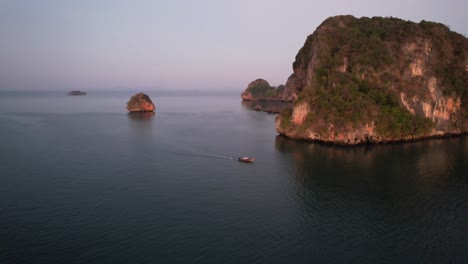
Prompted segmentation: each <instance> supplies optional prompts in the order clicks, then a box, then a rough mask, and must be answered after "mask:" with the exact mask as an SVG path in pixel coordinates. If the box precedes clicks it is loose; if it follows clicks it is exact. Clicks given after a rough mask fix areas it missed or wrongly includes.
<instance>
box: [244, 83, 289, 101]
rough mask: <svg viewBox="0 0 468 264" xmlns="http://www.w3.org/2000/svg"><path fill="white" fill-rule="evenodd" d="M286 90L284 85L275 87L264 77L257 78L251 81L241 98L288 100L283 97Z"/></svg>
mask: <svg viewBox="0 0 468 264" xmlns="http://www.w3.org/2000/svg"><path fill="white" fill-rule="evenodd" d="M284 91H285V86H284V85H280V86H278V87H273V86H270V84H269V83H268V82H267V81H265V80H264V79H257V80H255V81H253V82H251V83H249V85H248V86H247V88H246V89H245V90H244V91H243V92H242V94H241V98H242V100H244V101H288V100H284V99H283V97H284V96H283V94H284Z"/></svg>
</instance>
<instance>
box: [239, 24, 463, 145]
mask: <svg viewBox="0 0 468 264" xmlns="http://www.w3.org/2000/svg"><path fill="white" fill-rule="evenodd" d="M293 71H294V72H293V74H292V75H291V76H290V77H289V79H288V81H287V83H286V85H285V87H284V88H281V89H271V88H269V87H268V86H269V85H268V83H267V82H263V81H259V80H257V81H255V83H253V84H252V87H251V85H249V87H248V89H246V91H244V93H245V94H244V93H243V96H242V98H243V99H244V100H255V99H257V100H270V99H269V98H271V99H281V100H284V99H292V100H293V107H292V109H286V110H283V111H281V113H280V114H279V115H278V116H277V117H276V130H277V132H279V133H280V134H281V135H285V136H287V137H290V138H296V139H303V140H311V141H321V142H331V143H335V144H344V145H356V144H360V143H366V142H371V143H380V142H396V141H411V140H417V139H422V138H428V137H435V136H446V135H459V134H464V133H467V132H468V40H467V38H465V37H464V36H463V35H461V34H458V33H456V32H453V31H451V30H450V29H449V28H448V27H447V26H445V25H443V24H440V23H435V22H428V21H424V20H423V21H421V22H420V23H414V22H410V21H405V20H401V19H398V18H382V17H373V18H367V17H363V18H359V19H358V18H355V17H353V16H336V17H331V18H328V19H326V20H325V21H324V22H323V23H322V24H321V25H320V26H319V27H318V28H317V29H316V30H315V32H314V33H313V34H312V35H310V36H308V37H307V39H306V41H305V43H304V46H303V47H302V48H301V49H300V50H299V52H298V53H297V55H296V58H295V61H294V63H293ZM281 90H282V92H281ZM257 91H259V92H258V94H257ZM285 91H287V94H286V95H285ZM281 93H282V94H281Z"/></svg>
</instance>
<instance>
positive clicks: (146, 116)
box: [128, 112, 156, 121]
mask: <svg viewBox="0 0 468 264" xmlns="http://www.w3.org/2000/svg"><path fill="white" fill-rule="evenodd" d="M155 114H156V113H154V112H133V113H128V118H129V119H131V120H135V121H149V120H151V119H153V118H154V116H155Z"/></svg>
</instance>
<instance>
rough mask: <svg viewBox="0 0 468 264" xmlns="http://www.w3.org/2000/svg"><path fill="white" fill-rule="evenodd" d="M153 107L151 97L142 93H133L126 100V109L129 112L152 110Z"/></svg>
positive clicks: (153, 109)
mask: <svg viewBox="0 0 468 264" xmlns="http://www.w3.org/2000/svg"><path fill="white" fill-rule="evenodd" d="M155 109H156V108H155V106H154V104H153V101H151V98H150V97H149V96H148V95H146V94H144V93H138V94H135V95H133V96H132V97H131V98H130V100H129V101H128V102H127V110H128V112H130V113H144V112H154V111H155Z"/></svg>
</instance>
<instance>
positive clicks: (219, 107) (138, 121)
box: [0, 92, 468, 263]
mask: <svg viewBox="0 0 468 264" xmlns="http://www.w3.org/2000/svg"><path fill="white" fill-rule="evenodd" d="M64 93H65V92H64ZM64 93H61V92H58V93H55V92H48V93H40V92H36V93H32V92H22V93H15V92H0V263H348V262H351V263H468V251H467V250H468V220H467V219H468V160H467V159H466V157H468V138H466V137H465V138H463V137H462V138H451V139H443V140H428V141H421V142H416V143H409V144H397V145H377V146H361V147H356V148H343V147H336V146H329V145H319V144H310V143H305V142H296V141H293V140H288V139H286V138H283V137H279V136H277V134H276V133H275V130H274V118H275V116H274V115H268V114H266V113H262V112H255V111H252V110H250V109H248V108H247V107H244V106H242V104H241V102H240V98H239V96H238V95H197V96H193V95H192V96H183V95H174V94H172V95H171V94H158V93H157V92H148V94H149V95H150V97H151V98H152V99H153V101H154V102H155V104H156V108H157V113H156V114H155V115H128V114H127V113H126V109H125V107H126V102H127V101H128V99H129V98H130V95H131V93H103V92H101V93H89V94H88V95H87V96H66V95H64ZM242 155H247V156H254V157H257V162H256V163H254V164H244V163H240V162H237V161H235V160H232V159H231V157H237V156H242Z"/></svg>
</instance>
